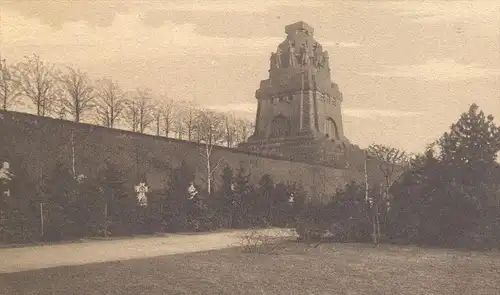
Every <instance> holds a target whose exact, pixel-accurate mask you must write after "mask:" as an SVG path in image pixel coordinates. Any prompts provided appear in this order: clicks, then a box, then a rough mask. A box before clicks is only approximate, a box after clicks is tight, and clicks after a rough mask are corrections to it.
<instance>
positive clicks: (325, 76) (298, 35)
mask: <svg viewBox="0 0 500 295" xmlns="http://www.w3.org/2000/svg"><path fill="white" fill-rule="evenodd" d="M285 33H286V35H287V36H286V39H285V40H284V41H283V42H282V43H281V44H279V45H278V48H277V49H276V52H275V53H272V54H271V58H270V69H269V78H268V79H266V80H263V81H261V82H260V87H259V89H258V90H257V91H256V93H255V97H256V99H257V114H256V120H255V131H254V133H253V135H252V136H251V137H250V138H249V139H248V141H247V142H246V143H244V144H242V145H241V146H240V148H241V149H244V150H249V151H253V152H258V153H260V154H264V155H275V156H280V157H285V158H288V159H290V160H297V161H306V162H314V163H319V164H326V165H333V166H341V167H345V166H348V161H347V160H346V159H347V156H348V155H347V154H348V153H349V151H350V150H351V145H350V143H349V140H348V139H347V138H346V137H345V135H344V129H343V124H342V111H341V105H342V100H343V97H342V93H341V92H340V91H339V87H338V85H337V84H335V83H333V82H332V81H331V69H330V65H329V55H328V52H327V51H324V50H323V48H322V46H321V44H320V43H318V42H317V41H316V40H315V39H314V29H313V28H312V27H311V26H309V25H308V24H307V23H305V22H303V21H301V22H297V23H294V24H291V25H288V26H286V27H285Z"/></svg>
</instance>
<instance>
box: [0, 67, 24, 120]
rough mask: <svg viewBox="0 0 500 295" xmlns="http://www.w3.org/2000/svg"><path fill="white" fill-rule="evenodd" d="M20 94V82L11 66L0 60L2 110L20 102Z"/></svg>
mask: <svg viewBox="0 0 500 295" xmlns="http://www.w3.org/2000/svg"><path fill="white" fill-rule="evenodd" d="M21 95H22V88H21V83H20V81H19V80H17V79H16V78H15V77H14V75H13V69H12V67H9V66H7V63H6V62H5V59H4V60H0V99H1V100H2V101H1V103H2V109H3V110H4V111H6V110H8V109H10V108H11V107H12V106H14V105H16V104H18V103H19V102H20V97H21Z"/></svg>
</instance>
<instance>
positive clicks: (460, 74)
mask: <svg viewBox="0 0 500 295" xmlns="http://www.w3.org/2000/svg"><path fill="white" fill-rule="evenodd" d="M384 68H385V70H384V71H382V72H365V73H360V74H361V75H365V76H378V77H402V78H415V79H422V80H429V81H441V82H448V81H457V80H468V79H479V78H488V77H496V76H499V75H500V70H498V69H490V68H486V67H484V66H483V65H480V64H461V63H457V62H455V61H454V60H452V59H445V60H435V59H433V60H428V61H427V62H426V63H424V64H420V65H401V66H384Z"/></svg>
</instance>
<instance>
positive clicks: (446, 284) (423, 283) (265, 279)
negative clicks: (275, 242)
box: [0, 243, 500, 295]
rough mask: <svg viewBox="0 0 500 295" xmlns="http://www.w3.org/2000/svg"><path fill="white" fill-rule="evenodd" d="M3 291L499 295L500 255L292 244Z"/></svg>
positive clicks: (61, 271)
mask: <svg viewBox="0 0 500 295" xmlns="http://www.w3.org/2000/svg"><path fill="white" fill-rule="evenodd" d="M75 255H78V253H75ZM0 294H134V295H135V294H500V253H498V252H490V253H479V252H459V251H451V250H437V249H422V248H416V247H397V246H380V247H379V248H373V247H371V246H369V245H356V244H335V245H327V244H324V245H320V246H319V247H318V248H308V247H307V246H305V245H301V244H295V243H290V244H288V245H287V247H286V248H285V249H284V250H283V251H282V252H281V253H280V254H278V255H274V254H273V255H270V254H269V255H268V254H252V253H241V251H240V250H239V249H234V248H233V249H225V250H220V251H209V252H202V253H194V254H183V255H173V256H163V257H157V258H149V259H137V260H127V261H120V262H110V263H99V264H90V265H82V266H71V267H59V268H51V269H44V270H37V271H27V272H20V273H11V274H3V275H0Z"/></svg>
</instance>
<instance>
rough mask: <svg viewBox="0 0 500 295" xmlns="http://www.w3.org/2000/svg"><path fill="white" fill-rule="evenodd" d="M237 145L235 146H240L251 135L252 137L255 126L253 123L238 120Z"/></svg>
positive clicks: (241, 119)
mask: <svg viewBox="0 0 500 295" xmlns="http://www.w3.org/2000/svg"><path fill="white" fill-rule="evenodd" d="M235 124H236V135H237V139H236V143H235V144H240V143H242V142H245V141H246V140H247V139H248V137H250V135H252V132H253V128H254V125H253V123H252V121H250V120H247V119H243V118H240V119H237V120H236V122H235Z"/></svg>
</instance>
